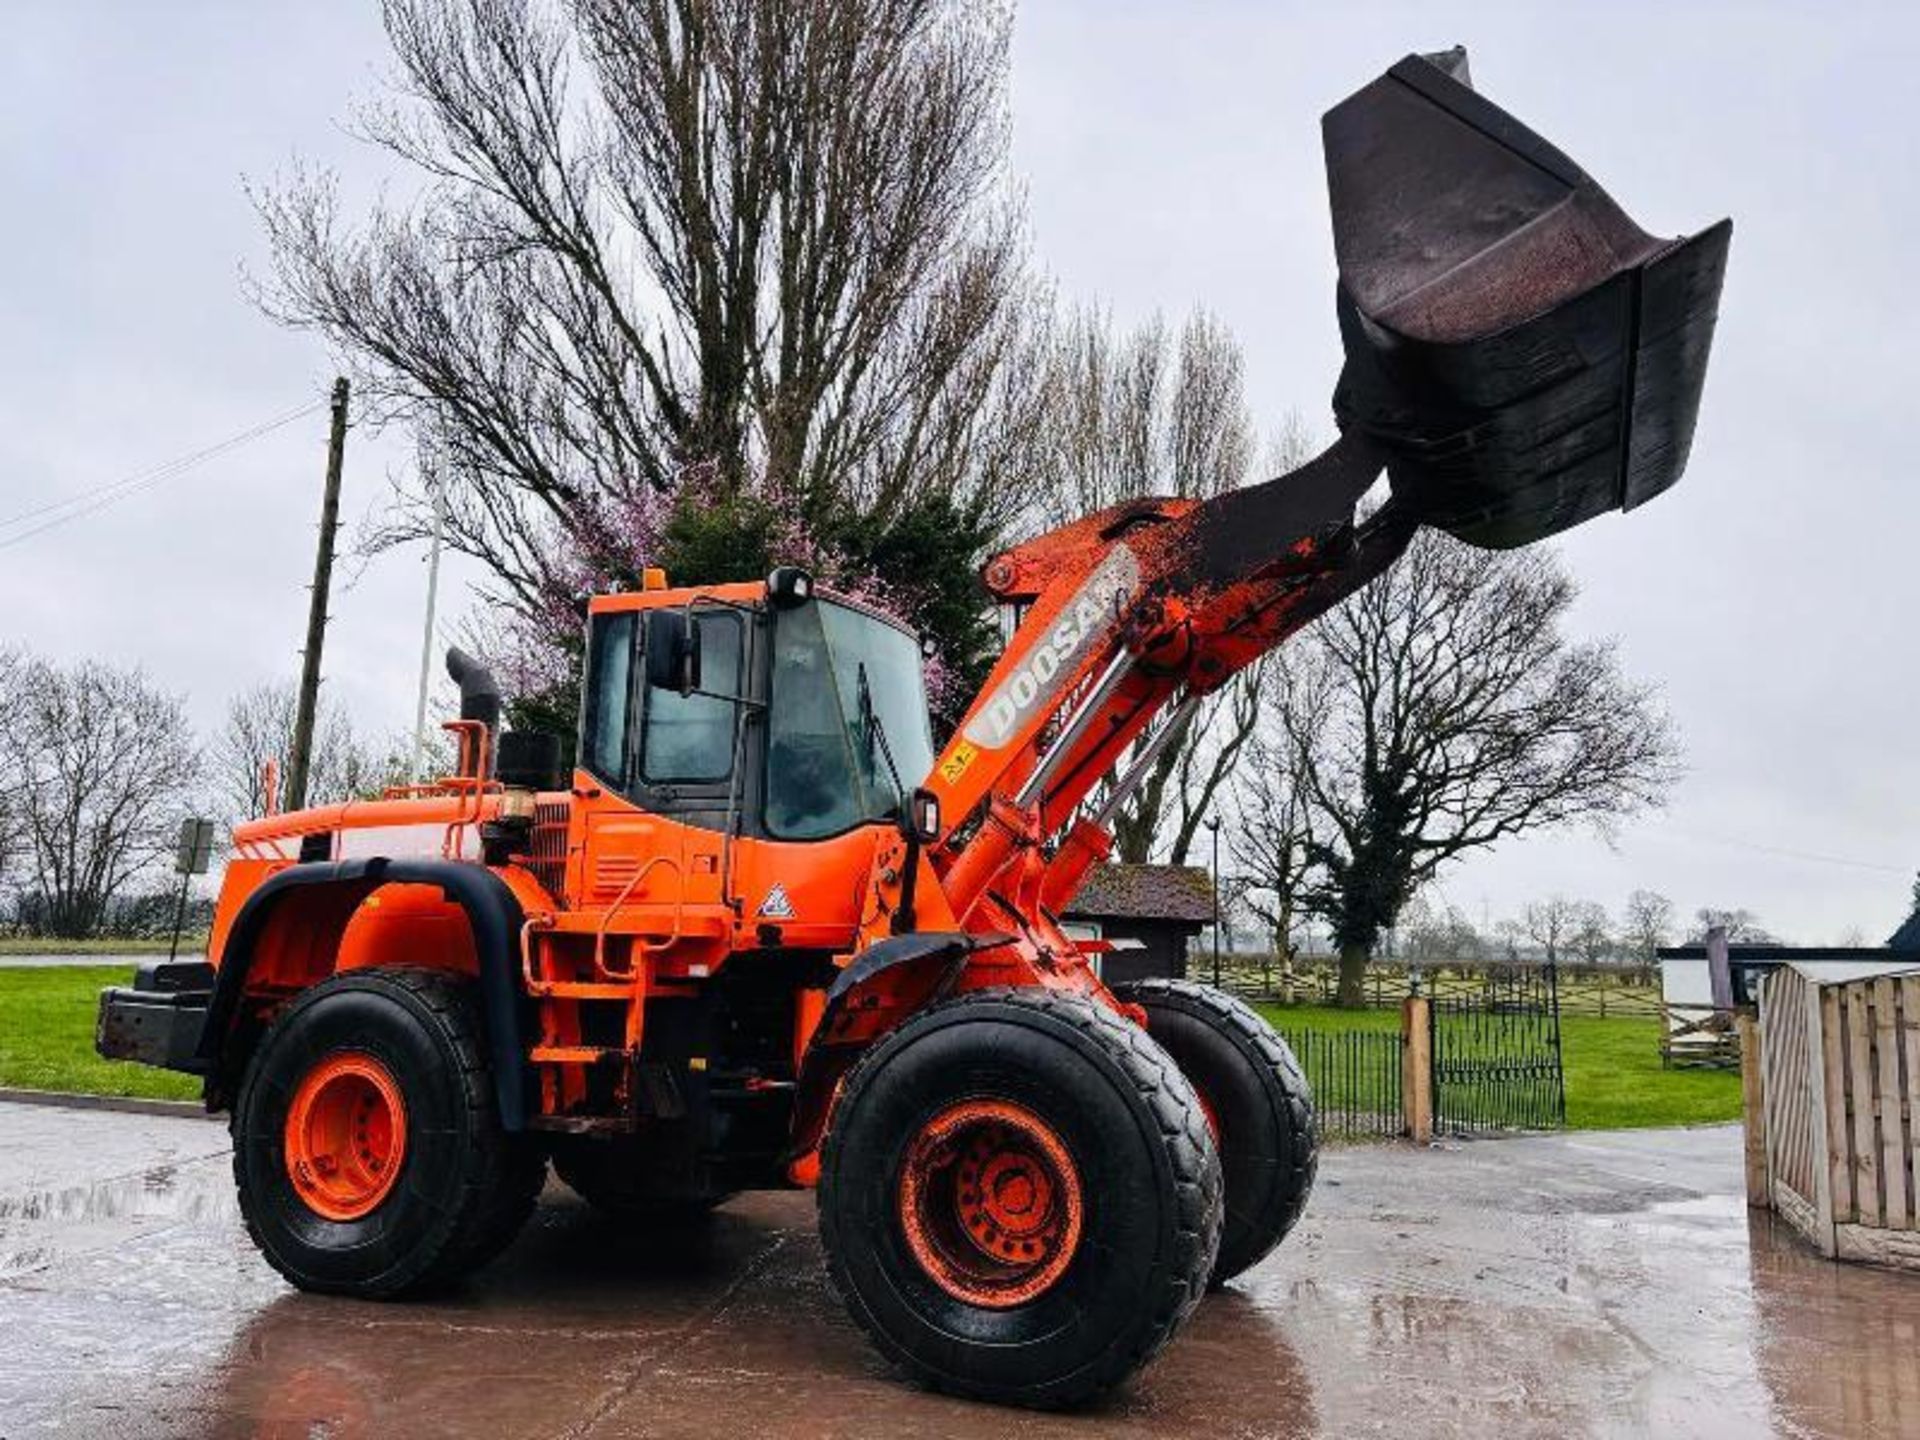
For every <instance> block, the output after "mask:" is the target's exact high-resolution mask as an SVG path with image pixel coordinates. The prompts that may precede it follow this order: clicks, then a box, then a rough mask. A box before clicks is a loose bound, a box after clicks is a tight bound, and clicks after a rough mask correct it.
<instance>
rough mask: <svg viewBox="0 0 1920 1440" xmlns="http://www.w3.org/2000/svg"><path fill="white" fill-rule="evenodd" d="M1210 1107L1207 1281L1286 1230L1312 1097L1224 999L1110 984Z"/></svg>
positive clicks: (1242, 1011)
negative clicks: (1221, 1209)
mask: <svg viewBox="0 0 1920 1440" xmlns="http://www.w3.org/2000/svg"><path fill="white" fill-rule="evenodd" d="M1113 993H1114V994H1115V995H1116V996H1117V997H1118V998H1119V999H1121V1000H1123V1001H1126V1002H1127V1003H1129V1004H1132V1005H1138V1006H1140V1007H1141V1008H1142V1009H1144V1010H1145V1011H1146V1012H1147V1033H1148V1034H1150V1035H1152V1036H1153V1038H1154V1039H1155V1040H1158V1041H1159V1042H1160V1044H1161V1047H1162V1048H1163V1049H1165V1050H1166V1052H1167V1053H1168V1054H1169V1055H1171V1056H1172V1057H1173V1059H1174V1063H1175V1064H1177V1065H1178V1066H1179V1067H1180V1070H1181V1073H1182V1074H1184V1075H1185V1076H1186V1077H1187V1079H1188V1080H1189V1081H1190V1082H1192V1084H1193V1088H1194V1089H1195V1090H1197V1091H1198V1092H1199V1093H1200V1095H1201V1097H1202V1098H1203V1099H1204V1100H1205V1102H1206V1104H1207V1105H1208V1107H1210V1109H1211V1113H1212V1118H1213V1121H1214V1124H1215V1125H1216V1126H1217V1127H1218V1133H1217V1134H1216V1135H1215V1137H1214V1139H1215V1142H1216V1144H1217V1145H1218V1148H1219V1150H1220V1164H1221V1167H1222V1169H1223V1170H1224V1171H1225V1175H1226V1199H1227V1218H1226V1225H1225V1227H1224V1229H1223V1230H1222V1232H1221V1236H1220V1255H1219V1258H1218V1259H1217V1260H1215V1261H1214V1266H1213V1277H1212V1281H1211V1284H1212V1285H1214V1286H1219V1285H1222V1284H1224V1283H1225V1282H1226V1281H1228V1280H1230V1279H1232V1278H1233V1277H1234V1276H1235V1275H1238V1274H1240V1273H1241V1272H1242V1271H1244V1270H1247V1269H1249V1268H1251V1267H1252V1266H1254V1265H1256V1264H1258V1263H1259V1262H1260V1261H1261V1260H1262V1259H1264V1258H1265V1257H1266V1256H1267V1255H1268V1254H1269V1253H1270V1252H1271V1251H1272V1250H1273V1247H1274V1246H1276V1245H1278V1244H1279V1243H1280V1242H1281V1241H1282V1240H1283V1239H1285V1238H1286V1235H1287V1232H1288V1231H1289V1230H1291V1229H1293V1227H1294V1225H1295V1224H1296V1223H1297V1222H1298V1221H1299V1219H1300V1213H1301V1211H1302V1210H1304V1209H1305V1208H1306V1204H1307V1196H1308V1195H1309V1194H1310V1193H1311V1192H1312V1190H1313V1177H1314V1172H1315V1170H1316V1169H1317V1168H1318V1167H1319V1163H1320V1133H1319V1124H1318V1121H1317V1120H1316V1118H1315V1116H1314V1109H1313V1093H1312V1091H1311V1090H1310V1089H1309V1087H1308V1085H1307V1077H1306V1076H1305V1075H1304V1074H1303V1073H1301V1070H1300V1063H1299V1061H1297V1060H1296V1059H1295V1058H1294V1055H1293V1051H1292V1050H1291V1049H1289V1048H1288V1046H1287V1042H1286V1041H1285V1040H1282V1039H1281V1038H1280V1037H1279V1036H1278V1035H1276V1034H1275V1033H1274V1030H1273V1027H1272V1026H1271V1025H1269V1024H1267V1022H1266V1021H1265V1020H1263V1019H1261V1018H1260V1016H1259V1015H1258V1014H1257V1013H1256V1012H1255V1011H1254V1010H1253V1009H1252V1007H1250V1006H1248V1005H1246V1004H1244V1003H1242V1002H1241V1001H1239V1000H1236V999H1235V998H1234V997H1233V996H1231V995H1225V994H1222V993H1221V992H1220V991H1218V990H1214V989H1212V988H1210V987H1208V986H1205V985H1201V984H1197V983H1195V982H1194V981H1191V980H1136V981H1133V982H1132V983H1130V984H1123V985H1117V986H1115V987H1114V992H1113Z"/></svg>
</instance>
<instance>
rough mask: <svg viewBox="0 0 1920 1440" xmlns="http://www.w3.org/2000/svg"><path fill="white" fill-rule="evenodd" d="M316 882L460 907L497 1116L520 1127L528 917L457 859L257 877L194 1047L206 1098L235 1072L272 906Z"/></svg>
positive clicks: (325, 867) (378, 862) (376, 861)
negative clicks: (429, 890) (522, 956)
mask: <svg viewBox="0 0 1920 1440" xmlns="http://www.w3.org/2000/svg"><path fill="white" fill-rule="evenodd" d="M314 885H335V886H340V887H343V888H344V889H346V890H349V891H357V892H359V895H360V897H361V898H364V896H366V895H370V894H372V893H373V892H374V891H375V890H377V889H379V888H380V887H381V886H382V885H435V886H438V887H439V889H440V892H441V893H442V894H443V895H445V896H446V897H447V899H448V900H450V901H451V902H453V903H454V904H456V905H458V906H459V907H460V908H461V909H462V910H463V911H465V912H466V916H467V923H468V925H469V926H470V927H471V929H472V931H473V950H474V955H475V957H476V959H477V960H478V962H479V967H480V1000H481V1006H482V1009H483V1010H484V1011H485V1013H486V1022H487V1050H488V1058H489V1060H490V1061H491V1062H492V1070H493V1083H494V1093H495V1096H496V1098H497V1100H498V1103H499V1106H500V1122H501V1124H502V1125H503V1126H504V1127H505V1128H506V1129H507V1130H509V1131H519V1130H524V1129H525V1128H526V1123H527V1095H528V1093H529V1091H530V1086H531V1077H530V1075H529V1066H528V1060H527V1049H526V1042H525V1037H526V1036H527V1035H528V1034H530V1033H532V1031H531V1023H532V1022H531V1017H530V1016H529V1015H528V1014H527V1004H528V1002H527V999H526V996H525V994H524V993H523V992H522V989H521V986H520V967H519V963H518V957H517V947H518V944H519V936H520V926H521V922H522V920H523V918H524V917H523V915H522V913H521V909H520V902H519V901H518V900H516V899H515V898H514V895H513V892H512V891H511V890H509V889H508V888H507V886H506V883H505V882H504V881H503V880H501V879H500V877H499V876H497V875H495V874H494V873H493V872H492V871H490V870H487V869H485V868H484V867H482V866H479V865H474V864H470V863H465V862H461V861H456V860H438V859H389V858H385V857H373V858H370V859H364V860H341V861H332V862H319V863H311V864H302V865H292V866H289V867H288V868H287V869H285V870H281V871H279V872H278V873H276V874H274V875H272V876H270V877H269V878H268V879H266V880H265V881H263V882H262V883H261V885H260V887H259V888H258V889H256V890H255V891H254V892H253V894H252V895H250V896H248V897H247V902H246V904H245V905H243V906H241V908H240V914H239V915H238V916H237V917H236V918H235V920H234V922H233V929H232V931H231V933H230V934H229V936H228V938H227V943H226V948H225V949H224V950H223V951H222V953H221V960H220V967H219V970H218V971H217V972H216V974H215V976H214V982H213V995H212V997H211V999H210V1001H209V1002H208V1006H207V1019H206V1024H205V1025H204V1026H203V1027H202V1029H201V1032H200V1043H199V1045H198V1047H197V1048H196V1052H195V1057H194V1060H195V1068H196V1069H197V1070H199V1072H200V1073H202V1074H204V1075H206V1077H207V1101H208V1104H209V1106H214V1105H216V1104H217V1103H218V1102H219V1101H220V1099H221V1098H222V1096H223V1095H224V1093H225V1090H226V1088H227V1085H228V1083H229V1082H230V1081H231V1080H232V1079H233V1078H235V1077H233V1076H231V1075H228V1074H227V1073H226V1071H227V1070H228V1069H229V1068H230V1066H229V1065H228V1064H227V1057H226V1051H227V1046H228V1040H229V1038H230V1037H231V1034H232V1030H233V1023H234V1019H235V1017H236V1016H237V1015H238V1013H239V1007H240V997H241V995H242V994H243V993H244V992H245V989H246V980H247V970H248V968H249V967H250V966H251V965H252V963H253V951H254V947H255V945H256V944H257V943H258V942H259V939H260V936H261V933H262V932H263V931H264V930H265V928H266V925H267V922H268V921H269V920H270V919H271V918H272V916H273V912H274V909H275V907H276V906H277V905H278V904H279V903H280V902H281V901H282V900H283V899H285V898H286V896H287V895H288V894H289V893H291V892H292V891H294V890H297V889H300V888H303V887H307V886H314Z"/></svg>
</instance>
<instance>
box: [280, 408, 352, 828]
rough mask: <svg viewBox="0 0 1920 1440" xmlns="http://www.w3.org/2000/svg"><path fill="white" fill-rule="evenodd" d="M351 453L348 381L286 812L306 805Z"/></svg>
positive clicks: (330, 477)
mask: <svg viewBox="0 0 1920 1440" xmlns="http://www.w3.org/2000/svg"><path fill="white" fill-rule="evenodd" d="M346 449H347V378H346V376H344V375H342V376H341V377H340V378H339V379H337V380H335V381H334V382H333V423H332V425H331V427H330V428H329V430H328V433H327V484H326V489H325V490H324V492H322V494H321V497H320V543H319V545H318V546H317V547H316V548H315V550H314V555H313V593H312V595H311V596H310V597H309V599H308V604H307V648H306V649H305V650H303V651H301V652H300V700H299V705H298V708H297V709H296V710H295V711H294V716H293V753H292V754H291V755H289V756H288V757H287V794H286V801H285V804H284V806H283V808H284V809H287V810H299V809H301V808H303V807H304V806H305V805H306V803H307V771H308V768H309V767H310V765H311V764H312V761H313V717H314V712H315V710H317V709H318V708H319V704H320V650H321V647H322V646H323V645H324V644H325V642H326V638H327V598H328V592H329V591H330V590H331V589H332V586H333V536H334V532H335V531H336V530H338V529H339V528H340V462H341V461H342V460H343V459H344V458H345V455H346Z"/></svg>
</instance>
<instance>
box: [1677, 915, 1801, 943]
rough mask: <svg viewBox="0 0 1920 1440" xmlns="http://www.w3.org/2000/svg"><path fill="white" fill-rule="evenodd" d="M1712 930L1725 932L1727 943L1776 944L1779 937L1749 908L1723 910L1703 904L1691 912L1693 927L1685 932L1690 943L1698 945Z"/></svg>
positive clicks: (1778, 941)
mask: <svg viewBox="0 0 1920 1440" xmlns="http://www.w3.org/2000/svg"><path fill="white" fill-rule="evenodd" d="M1712 930H1724V931H1726V932H1727V943H1728V944H1729V945H1778V944H1780V943H1781V941H1780V937H1779V936H1777V935H1775V934H1773V933H1772V932H1771V931H1769V930H1768V929H1767V928H1766V927H1765V926H1764V925H1762V924H1761V923H1760V917H1759V916H1758V915H1756V914H1754V913H1753V911H1751V910H1745V909H1732V910H1725V909H1720V908H1718V907H1715V906H1711V905H1703V906H1702V907H1701V908H1700V909H1698V910H1696V911H1694V912H1693V928H1692V930H1690V931H1689V932H1688V934H1687V940H1688V942H1689V943H1690V944H1694V945H1698V944H1701V943H1703V942H1704V941H1705V940H1706V938H1707V933H1708V932H1709V931H1712Z"/></svg>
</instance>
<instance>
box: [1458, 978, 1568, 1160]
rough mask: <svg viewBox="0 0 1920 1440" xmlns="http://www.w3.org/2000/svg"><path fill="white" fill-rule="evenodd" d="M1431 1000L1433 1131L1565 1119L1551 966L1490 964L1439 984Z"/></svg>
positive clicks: (1539, 1126)
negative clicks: (1478, 973)
mask: <svg viewBox="0 0 1920 1440" xmlns="http://www.w3.org/2000/svg"><path fill="white" fill-rule="evenodd" d="M1430 999H1431V1005H1430V1007H1429V1010H1428V1014H1429V1016H1430V1017H1431V1021H1430V1023H1431V1025H1432V1027H1433V1049H1432V1053H1433V1123H1434V1129H1435V1130H1436V1131H1439V1132H1440V1133H1442V1134H1450V1135H1474V1134H1486V1133H1489V1132H1492V1131H1497V1130H1552V1129H1558V1128H1559V1127H1561V1126H1563V1125H1565V1124H1566V1123H1567V1083H1566V1071H1565V1068H1564V1066H1563V1064H1562V1060H1561V1049H1560V979H1559V974H1558V972H1557V970H1556V969H1555V967H1554V966H1552V965H1511V966H1495V967H1491V968H1489V969H1488V970H1487V972H1486V973H1485V974H1484V975H1481V976H1476V977H1474V978H1472V979H1470V980H1462V981H1459V982H1455V983H1453V984H1442V985H1440V986H1437V987H1436V988H1435V990H1434V992H1433V993H1432V995H1431V997H1430Z"/></svg>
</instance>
